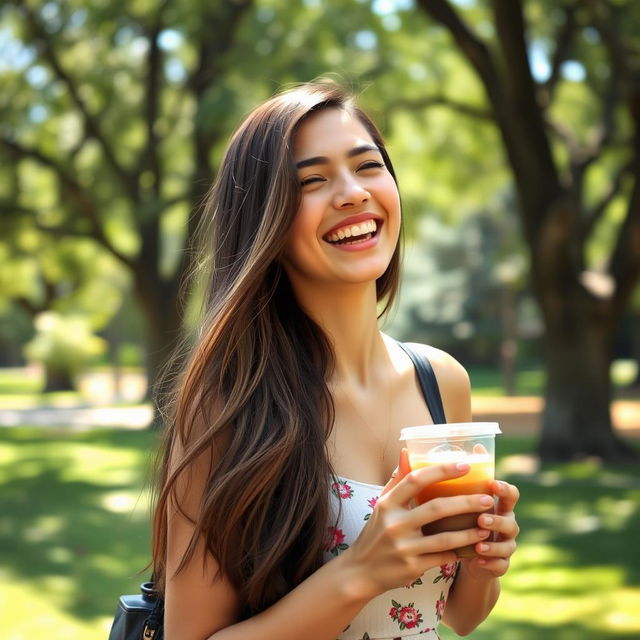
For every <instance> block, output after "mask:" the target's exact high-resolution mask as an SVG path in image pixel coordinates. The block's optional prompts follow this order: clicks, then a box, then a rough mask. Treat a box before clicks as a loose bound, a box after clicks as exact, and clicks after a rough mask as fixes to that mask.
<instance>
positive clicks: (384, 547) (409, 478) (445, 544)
mask: <svg viewBox="0 0 640 640" xmlns="http://www.w3.org/2000/svg"><path fill="white" fill-rule="evenodd" d="M407 467H408V465H407V464H406V454H404V460H403V458H402V456H401V460H400V465H399V468H398V471H397V472H396V473H394V475H393V476H392V478H391V480H390V481H389V483H388V484H387V485H386V486H385V488H384V490H383V492H382V495H381V496H380V498H379V499H378V502H377V504H376V507H375V509H374V511H373V514H372V516H371V518H370V520H369V521H368V522H367V524H366V526H365V527H364V529H363V530H362V532H361V533H360V536H359V537H358V539H357V540H356V541H355V542H354V543H353V545H352V546H351V547H350V548H349V549H348V550H347V551H345V552H344V554H341V556H342V560H343V561H344V562H345V563H348V564H349V565H350V566H351V568H352V569H355V571H356V574H357V575H359V576H360V578H361V580H362V581H363V582H361V583H360V584H362V585H364V587H363V588H364V589H366V590H367V591H368V597H374V596H375V595H378V594H379V593H382V592H384V591H387V590H388V589H394V588H398V587H401V586H405V585H408V584H411V583H412V582H414V581H415V580H416V579H417V578H419V577H420V576H422V574H423V573H424V572H425V571H427V570H428V569H431V568H432V567H436V566H439V565H442V564H446V563H450V562H455V561H456V560H457V557H456V554H455V552H454V551H453V549H456V548H458V547H463V546H466V545H470V544H476V543H478V542H480V541H482V540H484V539H486V538H488V537H489V535H490V531H489V530H488V529H487V528H486V527H483V528H473V529H465V530H462V531H445V532H442V533H438V534H435V535H430V536H425V535H423V533H422V525H424V524H426V523H429V522H433V521H435V520H439V519H441V518H444V517H447V516H452V515H458V514H462V513H477V512H478V511H486V509H487V508H488V507H489V506H491V505H493V497H492V496H490V495H462V496H454V497H449V498H437V499H434V500H430V501H429V502H426V503H425V504H422V505H419V506H416V507H412V506H411V504H410V503H411V501H412V499H413V498H414V497H415V496H416V495H417V494H418V492H419V491H420V490H421V489H423V488H424V487H426V486H427V485H429V484H433V483H435V482H441V481H443V480H448V479H451V478H457V477H460V476H463V475H464V474H465V473H467V472H468V471H469V465H467V464H443V465H437V466H433V467H428V468H424V469H418V470H416V471H409V472H407ZM405 473H406V475H405Z"/></svg>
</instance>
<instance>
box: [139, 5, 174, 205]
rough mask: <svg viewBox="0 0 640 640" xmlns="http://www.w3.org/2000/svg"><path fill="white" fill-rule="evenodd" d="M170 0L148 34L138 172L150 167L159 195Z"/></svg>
mask: <svg viewBox="0 0 640 640" xmlns="http://www.w3.org/2000/svg"><path fill="white" fill-rule="evenodd" d="M168 4H169V0H163V1H162V2H161V4H160V7H159V8H158V11H157V14H156V17H155V20H154V24H153V25H152V27H151V29H150V30H149V33H148V34H147V37H148V40H149V49H148V52H147V78H146V92H145V109H144V112H145V115H144V120H145V126H146V128H147V141H146V144H145V146H144V148H143V150H142V152H141V154H140V159H139V161H138V171H137V173H138V174H140V173H142V172H143V171H144V170H145V169H147V168H148V169H149V170H150V171H151V172H152V173H153V177H154V193H155V195H156V196H158V194H159V191H160V184H161V182H162V175H161V171H162V169H161V165H160V159H159V155H158V135H157V133H156V123H157V120H158V113H159V111H160V109H159V103H160V92H161V78H162V52H161V50H160V44H159V42H158V38H159V36H160V33H161V32H162V30H163V29H164V15H163V14H164V11H165V9H166V8H167V6H168Z"/></svg>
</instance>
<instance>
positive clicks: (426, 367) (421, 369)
mask: <svg viewBox="0 0 640 640" xmlns="http://www.w3.org/2000/svg"><path fill="white" fill-rule="evenodd" d="M398 344H399V345H400V346H401V347H402V349H403V350H404V352H405V353H406V354H407V355H408V356H409V357H410V358H411V361H412V362H413V366H414V367H415V369H416V375H417V376H418V380H419V382H420V387H421V389H422V395H423V396H424V399H425V402H426V403H427V407H428V408H429V411H430V412H431V417H432V418H433V422H434V424H444V423H445V422H446V421H447V417H446V416H445V413H444V407H443V406H442V396H441V395H440V387H438V379H437V378H436V374H435V372H434V370H433V367H432V366H431V363H430V362H429V358H427V357H426V356H425V355H424V354H422V353H420V352H419V351H418V350H417V349H416V348H415V347H414V346H413V345H412V344H411V343H409V342H398Z"/></svg>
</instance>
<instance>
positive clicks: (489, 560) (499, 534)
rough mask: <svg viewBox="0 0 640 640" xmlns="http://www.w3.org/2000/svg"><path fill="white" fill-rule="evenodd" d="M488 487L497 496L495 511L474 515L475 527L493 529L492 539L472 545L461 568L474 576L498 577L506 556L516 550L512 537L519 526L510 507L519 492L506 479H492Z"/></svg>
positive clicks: (512, 507) (505, 569)
mask: <svg viewBox="0 0 640 640" xmlns="http://www.w3.org/2000/svg"><path fill="white" fill-rule="evenodd" d="M491 490H492V491H493V493H494V494H495V495H496V496H497V497H498V502H497V504H496V508H495V513H484V514H482V515H481V516H479V517H478V526H480V527H482V528H483V529H485V530H486V531H489V532H493V536H492V539H487V540H484V541H482V542H479V543H477V544H476V546H475V548H476V552H477V553H478V554H479V555H478V557H476V558H470V559H469V560H465V561H463V564H464V565H465V567H464V568H465V570H466V571H467V572H468V573H469V574H470V575H471V576H472V577H474V578H480V579H482V578H488V577H492V578H499V577H500V576H502V575H504V574H505V573H506V572H507V570H508V569H509V562H510V558H511V556H512V555H513V553H514V552H515V550H516V536H517V535H518V533H519V532H520V527H519V526H518V523H517V522H516V518H515V514H514V508H515V505H516V503H517V502H518V499H519V498H520V492H519V491H518V488H517V487H515V486H514V485H512V484H509V483H508V482H503V481H500V480H494V481H493V482H492V485H491Z"/></svg>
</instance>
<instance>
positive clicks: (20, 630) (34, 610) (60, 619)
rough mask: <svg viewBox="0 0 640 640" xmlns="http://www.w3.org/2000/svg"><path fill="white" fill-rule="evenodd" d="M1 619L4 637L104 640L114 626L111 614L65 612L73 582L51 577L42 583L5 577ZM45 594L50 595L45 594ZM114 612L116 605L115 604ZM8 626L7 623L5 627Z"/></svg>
mask: <svg viewBox="0 0 640 640" xmlns="http://www.w3.org/2000/svg"><path fill="white" fill-rule="evenodd" d="M0 580H1V581H2V593H3V597H2V598H0V620H2V621H3V628H4V629H5V631H3V636H2V637H3V639H4V640H27V639H30V638H40V637H42V636H43V633H46V637H47V638H50V639H52V640H89V639H92V640H93V639H95V640H98V639H104V638H106V637H107V635H108V633H109V629H110V628H111V617H110V616H108V615H104V616H101V617H100V618H98V619H97V620H87V621H82V620H79V619H78V618H77V617H76V616H74V615H72V614H70V613H65V607H64V604H65V599H66V598H68V597H69V595H68V594H69V593H71V592H72V588H71V585H70V584H69V582H70V581H65V580H61V579H49V580H46V581H42V582H39V583H34V582H29V583H26V582H23V581H21V580H20V579H16V578H15V577H14V578H12V580H11V581H5V580H2V578H1V576H0ZM43 594H47V595H46V597H43ZM114 611H115V605H114ZM5 625H6V626H5Z"/></svg>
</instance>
